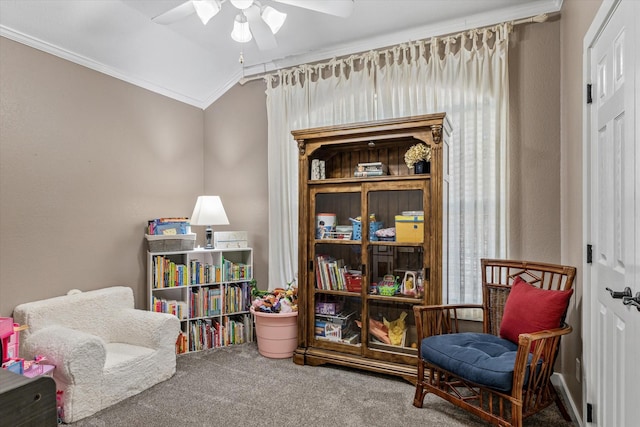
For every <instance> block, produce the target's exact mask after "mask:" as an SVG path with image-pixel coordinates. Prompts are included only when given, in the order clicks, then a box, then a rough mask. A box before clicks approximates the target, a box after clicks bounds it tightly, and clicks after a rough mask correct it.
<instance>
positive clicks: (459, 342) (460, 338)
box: [420, 332, 531, 392]
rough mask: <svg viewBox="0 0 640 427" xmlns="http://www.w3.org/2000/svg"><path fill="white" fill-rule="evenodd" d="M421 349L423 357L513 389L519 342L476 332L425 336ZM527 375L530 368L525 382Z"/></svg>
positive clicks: (455, 371)
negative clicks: (517, 343)
mask: <svg viewBox="0 0 640 427" xmlns="http://www.w3.org/2000/svg"><path fill="white" fill-rule="evenodd" d="M420 350H421V351H422V358H423V359H424V360H426V361H427V362H430V363H431V364H433V365H436V366H439V367H441V368H443V369H445V370H447V371H449V372H451V373H452V374H455V375H457V376H459V377H461V378H464V379H467V380H469V381H472V382H474V383H476V384H480V385H483V386H486V387H491V388H493V389H496V390H499V391H503V392H509V391H511V385H512V382H513V368H514V365H515V360H516V353H517V350H518V346H517V345H516V344H514V343H512V342H511V341H509V340H506V339H504V338H500V337H497V336H495V335H491V334H481V333H474V332H464V333H458V334H447V335H435V336H431V337H428V338H425V339H423V340H422V343H421V344H420ZM530 361H531V355H529V362H530ZM527 378H528V369H527V375H526V377H525V383H526V380H527Z"/></svg>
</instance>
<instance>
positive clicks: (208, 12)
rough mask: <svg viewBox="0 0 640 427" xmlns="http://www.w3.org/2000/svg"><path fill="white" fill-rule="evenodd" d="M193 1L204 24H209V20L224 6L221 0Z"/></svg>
mask: <svg viewBox="0 0 640 427" xmlns="http://www.w3.org/2000/svg"><path fill="white" fill-rule="evenodd" d="M191 3H192V4H193V7H194V9H195V10H196V13H197V14H198V18H200V20H201V21H202V23H203V24H204V25H207V22H209V20H210V19H211V18H213V17H214V16H216V14H217V13H218V12H220V9H221V8H222V4H221V3H220V0H193V1H192V2H191Z"/></svg>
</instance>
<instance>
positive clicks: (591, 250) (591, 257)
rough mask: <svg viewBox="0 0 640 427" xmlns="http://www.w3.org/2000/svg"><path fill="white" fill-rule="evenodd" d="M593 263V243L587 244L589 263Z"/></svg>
mask: <svg viewBox="0 0 640 427" xmlns="http://www.w3.org/2000/svg"><path fill="white" fill-rule="evenodd" d="M591 263H593V245H587V264H591Z"/></svg>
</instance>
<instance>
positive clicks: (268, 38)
mask: <svg viewBox="0 0 640 427" xmlns="http://www.w3.org/2000/svg"><path fill="white" fill-rule="evenodd" d="M244 14H245V15H246V17H247V21H249V28H250V29H251V34H252V35H253V38H254V39H255V41H256V44H257V45H258V49H260V50H269V49H275V48H276V47H278V43H277V42H276V37H275V36H274V35H273V33H272V32H271V28H269V26H268V25H267V23H266V22H264V21H263V20H262V17H261V16H260V8H259V7H258V6H256V5H255V4H254V5H252V6H251V7H249V8H248V9H245V10H244Z"/></svg>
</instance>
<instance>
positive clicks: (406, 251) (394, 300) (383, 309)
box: [363, 182, 429, 360]
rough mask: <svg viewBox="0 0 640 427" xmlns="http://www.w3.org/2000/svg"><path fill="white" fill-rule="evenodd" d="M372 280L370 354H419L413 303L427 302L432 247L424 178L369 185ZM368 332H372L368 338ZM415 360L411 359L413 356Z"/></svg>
mask: <svg viewBox="0 0 640 427" xmlns="http://www.w3.org/2000/svg"><path fill="white" fill-rule="evenodd" d="M364 193H365V194H366V209H367V219H368V227H367V236H366V241H365V242H364V244H363V247H364V248H365V249H366V257H365V258H366V259H365V262H366V270H367V273H368V274H367V284H366V287H365V288H366V292H365V298H366V303H365V311H366V317H367V319H368V324H367V327H366V329H365V332H366V334H365V335H363V342H366V343H367V345H366V355H367V356H368V357H372V358H376V357H379V358H387V357H388V354H389V352H392V353H397V354H398V356H397V357H398V358H399V359H400V360H402V358H403V357H404V358H406V357H415V356H416V355H417V336H416V328H415V321H414V315H413V306H414V305H419V304H423V302H424V294H425V286H427V283H428V278H427V277H426V276H427V275H428V272H429V266H428V265H427V263H428V256H427V254H426V253H425V251H426V250H428V249H425V248H427V247H426V246H425V245H424V242H425V241H428V238H429V236H428V233H429V229H428V227H427V228H425V226H424V224H425V218H424V215H425V212H428V202H429V199H428V197H429V193H428V191H427V189H426V188H425V184H424V182H414V183H405V184H404V185H397V184H396V185H393V186H391V185H388V184H381V185H374V184H370V185H367V186H365V191H364ZM365 337H366V338H365ZM407 360H409V359H407Z"/></svg>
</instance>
